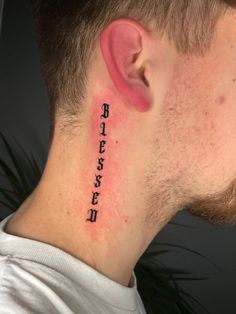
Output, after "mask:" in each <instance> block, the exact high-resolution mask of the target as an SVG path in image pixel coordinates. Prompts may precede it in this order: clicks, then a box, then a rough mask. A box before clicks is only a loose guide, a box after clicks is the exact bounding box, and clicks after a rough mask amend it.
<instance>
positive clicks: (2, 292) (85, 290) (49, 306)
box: [0, 214, 146, 314]
mask: <svg viewBox="0 0 236 314" xmlns="http://www.w3.org/2000/svg"><path fill="white" fill-rule="evenodd" d="M12 215H13V214H11V215H9V216H8V217H6V218H5V219H4V220H2V221H1V222H0V313H1V314H26V313H27V314H59V313H60V314H87V313H88V314H123V313H132V314H136V313H138V314H141V313H146V311H145V309H144V306H143V303H142V301H141V298H140V296H139V294H138V291H137V281H136V277H135V274H134V271H133V273H132V278H131V288H130V287H125V286H122V285H120V284H118V283H117V282H115V281H113V280H111V279H109V278H107V277H106V276H104V275H103V274H101V273H99V272H98V271H96V270H95V269H94V268H92V267H90V266H88V265H87V264H85V263H83V262H82V261H80V260H78V259H77V258H75V257H73V256H72V255H70V254H68V253H66V252H64V251H63V250H61V249H58V248H56V247H54V246H52V245H49V244H46V243H43V242H39V241H35V240H31V239H27V238H22V237H18V236H14V235H11V234H9V233H6V232H5V231H4V227H5V225H6V223H7V221H8V219H10V217H11V216H12ZM111 263H112V261H111Z"/></svg>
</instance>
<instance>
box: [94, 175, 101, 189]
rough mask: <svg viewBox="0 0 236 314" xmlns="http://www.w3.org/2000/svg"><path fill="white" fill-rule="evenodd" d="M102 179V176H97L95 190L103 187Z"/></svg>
mask: <svg viewBox="0 0 236 314" xmlns="http://www.w3.org/2000/svg"><path fill="white" fill-rule="evenodd" d="M101 179H102V176H100V174H99V175H96V182H95V183H94V186H95V188H99V187H100V186H101Z"/></svg>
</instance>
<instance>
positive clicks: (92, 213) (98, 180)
mask: <svg viewBox="0 0 236 314" xmlns="http://www.w3.org/2000/svg"><path fill="white" fill-rule="evenodd" d="M101 108H102V114H101V116H100V119H101V120H102V122H101V123H100V130H101V131H100V142H99V154H100V155H99V157H98V165H97V171H98V172H97V173H96V174H95V182H94V187H95V188H96V190H93V191H92V201H91V204H92V207H93V208H91V209H89V210H88V214H89V218H87V219H86V221H88V222H91V223H93V222H96V221H97V214H98V210H97V209H96V205H98V203H99V195H100V194H101V193H100V192H99V188H100V187H101V185H102V177H103V176H102V171H103V168H104V163H105V158H103V155H104V153H105V152H106V136H107V134H106V119H108V118H109V116H110V105H108V104H105V103H104V104H103V105H102V107H101Z"/></svg>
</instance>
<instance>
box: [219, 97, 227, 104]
mask: <svg viewBox="0 0 236 314" xmlns="http://www.w3.org/2000/svg"><path fill="white" fill-rule="evenodd" d="M225 100H226V98H225V95H220V97H219V103H220V105H223V104H224V103H225Z"/></svg>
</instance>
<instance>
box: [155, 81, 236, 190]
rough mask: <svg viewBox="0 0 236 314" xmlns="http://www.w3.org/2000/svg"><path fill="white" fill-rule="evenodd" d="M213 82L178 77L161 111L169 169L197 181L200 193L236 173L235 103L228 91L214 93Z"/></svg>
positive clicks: (177, 174)
mask: <svg viewBox="0 0 236 314" xmlns="http://www.w3.org/2000/svg"><path fill="white" fill-rule="evenodd" d="M186 82H187V83H186ZM212 82H213V80H212ZM212 82H211V81H208V82H207V83H206V84H205V86H206V85H208V86H207V88H204V84H202V85H198V84H197V83H196V84H194V82H193V81H191V80H189V81H186V80H185V85H182V84H181V82H180V81H179V87H178V86H177V85H175V86H177V90H175V91H174V92H173V93H172V94H171V93H170V94H169V98H167V99H166V100H165V104H164V106H163V108H165V109H164V110H163V112H162V127H161V129H162V130H161V134H162V139H163V143H162V145H163V147H165V149H166V153H165V156H166V158H167V159H168V162H169V165H170V166H169V169H170V171H172V173H173V174H174V175H176V176H182V177H183V178H184V179H185V181H186V182H187V181H188V182H189V180H192V181H194V182H195V183H196V184H197V186H198V187H196V190H198V191H199V192H200V193H201V192H203V191H206V189H207V191H209V192H210V191H212V192H213V191H215V190H216V189H219V188H220V187H222V186H225V184H226V182H229V181H231V180H233V179H234V178H235V176H236V159H235V157H234V156H235V154H236V106H233V105H232V103H233V102H232V99H230V97H229V95H228V94H227V93H220V94H218V96H217V97H215V90H214V89H213V88H210V87H212V86H211V85H213V84H212ZM186 84H188V86H186ZM183 86H184V89H183ZM209 91H212V93H211V92H209ZM206 186H207V188H206ZM201 189H202V190H201Z"/></svg>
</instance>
